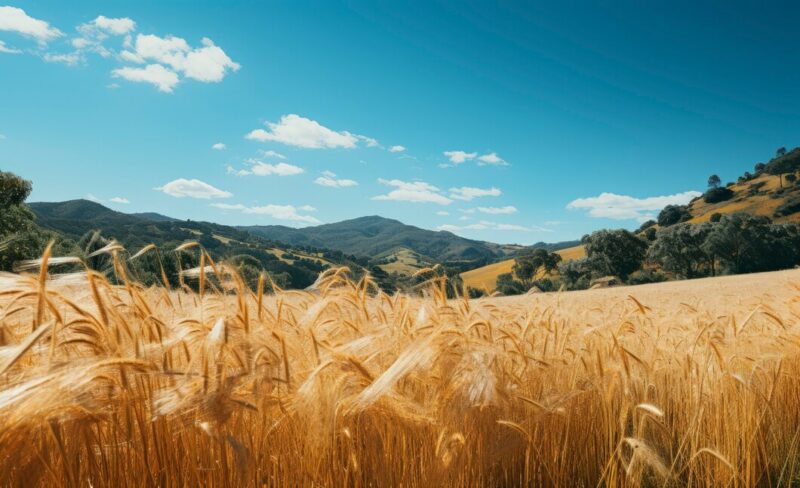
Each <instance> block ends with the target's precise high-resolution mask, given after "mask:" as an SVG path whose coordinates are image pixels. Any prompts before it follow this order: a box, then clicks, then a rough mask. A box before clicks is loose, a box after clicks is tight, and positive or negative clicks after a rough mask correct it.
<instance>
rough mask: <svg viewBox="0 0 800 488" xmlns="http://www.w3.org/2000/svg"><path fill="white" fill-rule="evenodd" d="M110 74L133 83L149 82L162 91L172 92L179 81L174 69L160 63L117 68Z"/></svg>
mask: <svg viewBox="0 0 800 488" xmlns="http://www.w3.org/2000/svg"><path fill="white" fill-rule="evenodd" d="M111 74H112V75H113V76H114V77H115V78H124V79H126V80H128V81H133V82H135V83H150V84H152V85H155V86H156V87H157V88H158V91H161V92H164V93H172V89H173V88H174V87H175V85H177V84H178V81H179V80H178V75H177V74H176V73H175V72H174V71H171V70H169V69H167V68H165V67H163V66H161V65H160V64H148V65H147V66H145V67H144V68H131V67H125V68H117V69H115V70H113V71H112V72H111Z"/></svg>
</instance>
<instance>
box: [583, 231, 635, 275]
mask: <svg viewBox="0 0 800 488" xmlns="http://www.w3.org/2000/svg"><path fill="white" fill-rule="evenodd" d="M583 242H584V244H585V245H586V257H587V259H588V260H589V266H590V268H591V269H592V270H593V271H594V272H596V273H598V274H601V275H614V276H619V277H620V278H621V279H622V280H625V279H626V278H627V277H628V275H630V274H631V273H633V272H634V271H636V270H637V269H639V268H640V267H641V266H642V261H644V257H645V253H646V252H647V243H646V242H645V241H644V240H643V239H641V238H639V237H638V236H636V235H635V234H633V233H632V232H629V231H627V230H625V229H617V230H599V231H596V232H593V233H592V234H591V235H589V236H586V237H585V238H584V240H583Z"/></svg>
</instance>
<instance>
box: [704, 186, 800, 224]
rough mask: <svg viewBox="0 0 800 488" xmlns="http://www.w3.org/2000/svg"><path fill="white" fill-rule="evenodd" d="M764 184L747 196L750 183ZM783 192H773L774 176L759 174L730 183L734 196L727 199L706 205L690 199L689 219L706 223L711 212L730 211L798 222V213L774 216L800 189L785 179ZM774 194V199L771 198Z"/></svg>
mask: <svg viewBox="0 0 800 488" xmlns="http://www.w3.org/2000/svg"><path fill="white" fill-rule="evenodd" d="M762 182H763V183H764V186H762V187H761V189H760V191H759V192H758V194H756V195H750V188H751V186H753V185H758V184H760V183H762ZM783 187H784V193H782V194H779V195H778V194H776V193H775V192H776V191H777V190H779V189H780V182H779V180H778V176H776V175H762V176H759V177H758V178H754V179H752V180H750V181H747V182H744V183H741V184H739V183H737V184H735V185H733V186H732V187H730V188H731V190H733V192H734V197H733V198H732V199H730V200H728V201H725V202H720V203H714V204H709V203H706V202H705V201H703V199H702V198H701V199H698V200H695V201H694V202H692V204H691V205H690V206H689V210H690V211H691V212H692V215H693V216H694V218H693V219H692V220H690V222H694V223H699V222H707V221H708V219H710V218H711V215H713V214H714V213H722V214H725V213H734V212H745V213H749V214H752V215H764V216H766V217H769V218H771V219H773V220H774V221H775V222H797V221H800V213H797V214H794V215H789V216H786V217H780V218H777V217H774V214H775V209H777V208H778V207H779V206H780V205H782V204H783V203H785V202H787V201H788V200H789V199H791V198H798V197H800V195H798V193H799V192H798V191H797V190H796V189H800V187H798V186H797V185H792V184H790V183H788V182H786V181H784V182H783ZM773 197H774V198H773Z"/></svg>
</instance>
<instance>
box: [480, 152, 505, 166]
mask: <svg viewBox="0 0 800 488" xmlns="http://www.w3.org/2000/svg"><path fill="white" fill-rule="evenodd" d="M478 165H479V166H486V165H490V166H508V163H507V162H506V161H505V159H503V158H501V157H500V156H498V155H497V153H495V152H492V153H489V154H484V155H483V156H480V157H479V158H478Z"/></svg>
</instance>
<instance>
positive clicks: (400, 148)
mask: <svg viewBox="0 0 800 488" xmlns="http://www.w3.org/2000/svg"><path fill="white" fill-rule="evenodd" d="M405 150H406V148H405V146H400V145H397V146H392V147H390V148H389V152H393V153H399V152H403V151H405Z"/></svg>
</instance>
